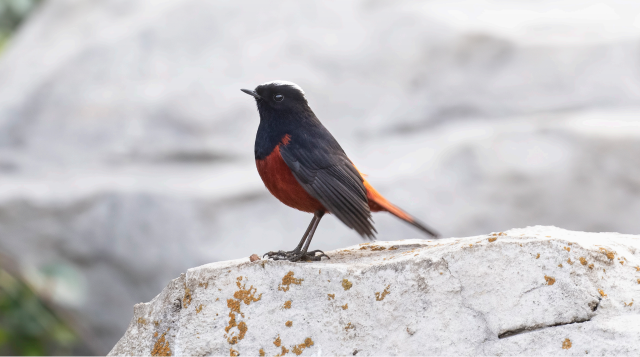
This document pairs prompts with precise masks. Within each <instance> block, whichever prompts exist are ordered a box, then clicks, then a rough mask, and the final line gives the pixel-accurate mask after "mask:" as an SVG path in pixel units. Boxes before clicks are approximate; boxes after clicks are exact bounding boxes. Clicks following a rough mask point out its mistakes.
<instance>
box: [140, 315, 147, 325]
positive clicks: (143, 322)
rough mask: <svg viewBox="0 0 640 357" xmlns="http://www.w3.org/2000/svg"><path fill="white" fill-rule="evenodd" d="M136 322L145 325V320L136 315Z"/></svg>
mask: <svg viewBox="0 0 640 357" xmlns="http://www.w3.org/2000/svg"><path fill="white" fill-rule="evenodd" d="M138 323H139V324H141V325H146V324H147V320H146V319H145V318H144V317H138Z"/></svg>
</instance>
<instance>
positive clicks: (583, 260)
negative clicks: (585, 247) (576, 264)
mask: <svg viewBox="0 0 640 357" xmlns="http://www.w3.org/2000/svg"><path fill="white" fill-rule="evenodd" d="M580 264H582V265H587V260H586V259H585V258H584V257H580Z"/></svg>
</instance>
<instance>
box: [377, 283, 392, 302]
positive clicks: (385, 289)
mask: <svg viewBox="0 0 640 357" xmlns="http://www.w3.org/2000/svg"><path fill="white" fill-rule="evenodd" d="M390 286H391V284H389V285H387V287H386V288H384V290H383V291H382V293H379V292H376V301H382V300H384V297H385V296H387V295H389V287H390Z"/></svg>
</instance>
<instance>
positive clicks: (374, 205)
mask: <svg viewBox="0 0 640 357" xmlns="http://www.w3.org/2000/svg"><path fill="white" fill-rule="evenodd" d="M364 187H365V188H366V189H367V199H368V200H369V209H370V210H371V212H380V211H387V212H389V213H391V214H392V215H394V216H396V217H398V218H400V219H401V220H403V221H405V222H407V223H409V224H411V225H412V226H414V227H416V228H418V229H419V230H421V231H423V232H425V233H427V234H429V235H431V236H433V237H434V238H438V237H440V234H438V232H436V231H435V230H434V229H432V228H430V227H429V226H427V225H426V224H424V223H422V222H419V221H418V220H417V219H415V218H413V217H412V216H411V215H410V214H408V213H407V212H405V211H403V210H401V209H400V208H398V207H396V206H395V205H393V204H392V203H391V202H389V201H387V199H386V198H384V197H382V195H381V194H380V193H378V191H376V190H375V189H374V188H373V187H372V186H371V184H369V183H368V182H367V180H364Z"/></svg>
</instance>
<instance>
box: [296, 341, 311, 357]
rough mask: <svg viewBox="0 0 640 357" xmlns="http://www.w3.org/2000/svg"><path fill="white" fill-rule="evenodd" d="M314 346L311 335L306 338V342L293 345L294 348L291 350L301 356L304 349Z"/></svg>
mask: <svg viewBox="0 0 640 357" xmlns="http://www.w3.org/2000/svg"><path fill="white" fill-rule="evenodd" d="M311 346H313V340H311V339H310V338H309V337H307V338H305V339H304V343H301V344H299V345H297V346H293V348H292V349H291V351H292V352H293V353H295V354H296V356H300V355H301V354H302V351H304V349H305V348H309V347H311Z"/></svg>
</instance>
